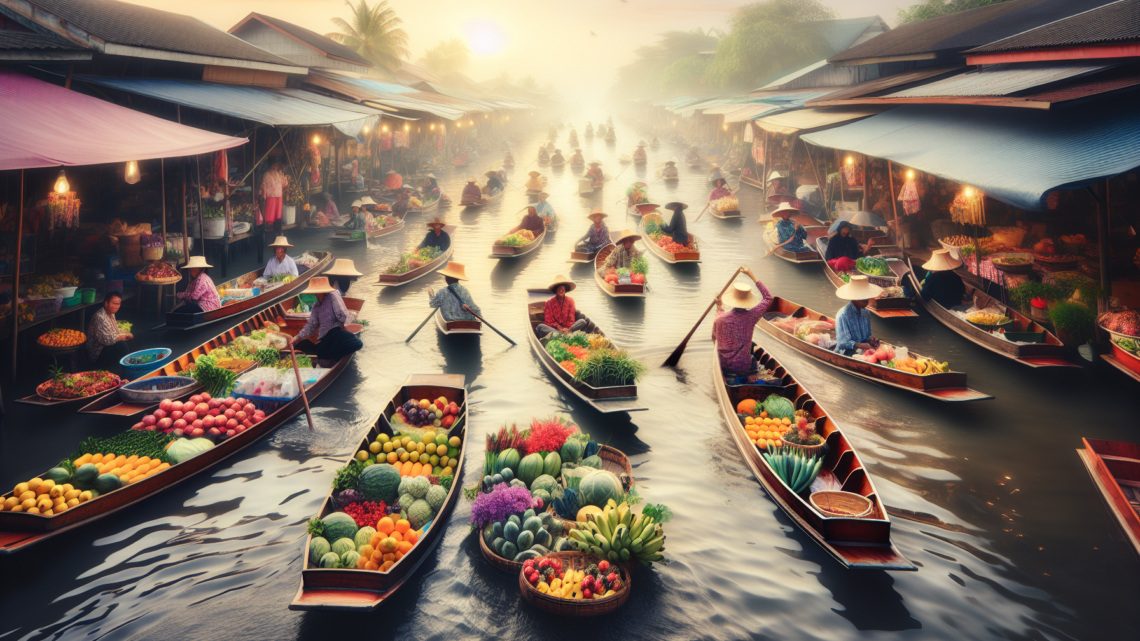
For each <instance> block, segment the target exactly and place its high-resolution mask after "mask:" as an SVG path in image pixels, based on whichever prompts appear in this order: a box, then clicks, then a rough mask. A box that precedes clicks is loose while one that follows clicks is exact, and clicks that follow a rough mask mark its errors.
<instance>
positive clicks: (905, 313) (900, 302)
mask: <svg viewBox="0 0 1140 641" xmlns="http://www.w3.org/2000/svg"><path fill="white" fill-rule="evenodd" d="M827 241H828V238H827V237H826V236H820V237H819V238H817V239H815V246H816V248H817V249H818V250H819V255H820V256H827ZM886 261H887V264H888V265H890V264H891V263H892V262H895V260H894V259H891V258H887V259H886ZM900 264H901V262H900ZM823 271H824V273H825V274H827V279H828V280H830V281H831V284H832V285H834V286H835V287H837V288H838V287H842V286H844V285H846V284H847V281H845V280H843V277H842V276H840V275H839V272H837V271H835V269H833V268H832V267H831V265H829V264H828V263H827V261H826V260H824V261H823ZM913 307H914V299H913V298H910V297H906V296H904V297H900V298H876V299H873V300H872V301H871V302H870V304H868V305H867V311H869V312H871V313H872V314H874V315H875V316H878V317H879V318H915V317H917V316H918V312H916V311H914V309H912V308H913Z"/></svg>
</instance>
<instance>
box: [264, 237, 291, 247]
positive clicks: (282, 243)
mask: <svg viewBox="0 0 1140 641" xmlns="http://www.w3.org/2000/svg"><path fill="white" fill-rule="evenodd" d="M269 246H270V247H292V245H290V244H289V241H288V240H286V239H285V237H284V236H278V237H277V238H276V239H275V240H274V241H273V242H271V243H269Z"/></svg>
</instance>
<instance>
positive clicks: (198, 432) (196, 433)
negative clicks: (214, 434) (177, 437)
mask: <svg viewBox="0 0 1140 641" xmlns="http://www.w3.org/2000/svg"><path fill="white" fill-rule="evenodd" d="M205 433H206V430H204V429H202V428H200V427H199V428H197V429H195V430H193V431H192V432H190V437H191V438H200V437H201V436H202V435H203V434H205Z"/></svg>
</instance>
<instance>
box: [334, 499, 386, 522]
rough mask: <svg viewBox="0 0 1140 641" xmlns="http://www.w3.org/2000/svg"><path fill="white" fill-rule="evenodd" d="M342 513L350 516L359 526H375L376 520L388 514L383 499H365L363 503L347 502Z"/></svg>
mask: <svg viewBox="0 0 1140 641" xmlns="http://www.w3.org/2000/svg"><path fill="white" fill-rule="evenodd" d="M344 513H345V514H347V515H349V516H351V517H352V520H353V521H356V525H357V526H359V527H376V522H377V521H379V520H380V519H382V518H384V517H385V516H388V506H387V505H385V504H384V501H380V502H379V503H377V502H376V501H365V502H363V503H349V504H348V505H347V506H346V507H345V508H344Z"/></svg>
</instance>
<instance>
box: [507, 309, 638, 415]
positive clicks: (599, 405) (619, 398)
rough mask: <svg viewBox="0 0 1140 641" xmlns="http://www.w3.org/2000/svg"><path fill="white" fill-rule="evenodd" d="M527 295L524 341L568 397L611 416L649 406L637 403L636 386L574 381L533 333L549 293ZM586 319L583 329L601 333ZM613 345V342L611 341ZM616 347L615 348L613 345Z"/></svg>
mask: <svg viewBox="0 0 1140 641" xmlns="http://www.w3.org/2000/svg"><path fill="white" fill-rule="evenodd" d="M527 292H528V293H529V294H530V301H529V302H528V303H527V321H528V323H529V324H528V325H527V327H529V328H530V331H529V332H527V340H528V341H529V342H530V348H531V350H532V351H533V352H534V355H535V356H536V357H538V361H539V362H540V363H542V366H543V367H544V368H546V371H547V372H549V373H550V375H551V376H553V377H554V378H555V380H557V381H558V382H559V383H561V384H562V386H563V387H565V388H566V389H567V390H568V391H569V392H570V393H571V394H573V395H574V396H575V397H577V398H578V399H579V400H581V401H582V402H584V403H586V404H587V405H589V406H590V407H592V408H594V409H595V410H597V411H599V412H601V413H603V414H612V413H615V412H642V411H645V410H648V409H649V408H648V407H642V406H641V405H640V404H638V402H637V386H636V385H622V386H618V387H591V386H589V385H587V384H585V383H580V382H578V381H575V380H574V376H573V375H572V374H570V372H567V371H566V370H564V369H562V366H561V365H559V364H558V363H557V362H556V361H555V360H554V357H553V356H551V355H550V354H549V353H547V351H546V347H545V346H543V344H542V341H541V340H540V339H539V338H538V335H537V334H536V333H535V331H536V329H537V328H538V326H539V324H540V323H542V322H543V320H544V318H545V314H546V310H545V307H546V300H547V299H548V298H550V297H551V296H552V295H553V294H551V293H550V292H549V291H548V290H546V289H528V290H527ZM583 317H584V318H586V328H587V331H588V332H589V333H591V334H602V335H603V336H604V335H605V332H603V331H602V329H601V328H600V327H598V326H597V325H596V324H594V322H593V321H591V320H590V319H589V317H586V316H583ZM611 342H612V341H611ZM614 347H615V348H617V345H614Z"/></svg>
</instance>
